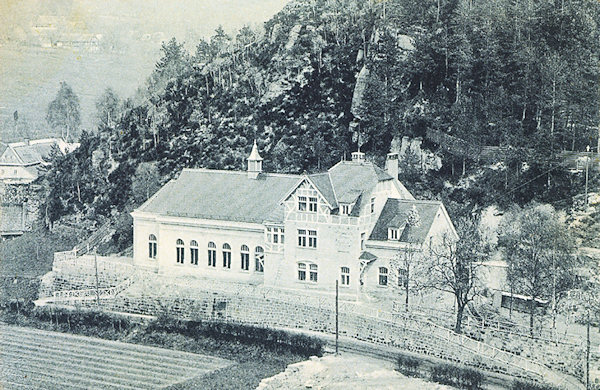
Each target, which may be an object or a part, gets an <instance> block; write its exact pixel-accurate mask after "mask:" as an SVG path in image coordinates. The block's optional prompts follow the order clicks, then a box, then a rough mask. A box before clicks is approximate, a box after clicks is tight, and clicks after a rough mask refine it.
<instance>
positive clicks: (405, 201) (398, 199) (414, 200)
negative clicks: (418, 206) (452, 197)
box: [388, 198, 442, 204]
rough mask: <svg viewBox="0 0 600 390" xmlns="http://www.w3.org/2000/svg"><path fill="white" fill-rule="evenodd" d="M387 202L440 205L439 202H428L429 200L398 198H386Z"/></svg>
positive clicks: (440, 202)
mask: <svg viewBox="0 0 600 390" xmlns="http://www.w3.org/2000/svg"><path fill="white" fill-rule="evenodd" d="M388 200H394V201H398V202H404V203H429V204H442V201H441V200H429V199H400V198H388Z"/></svg>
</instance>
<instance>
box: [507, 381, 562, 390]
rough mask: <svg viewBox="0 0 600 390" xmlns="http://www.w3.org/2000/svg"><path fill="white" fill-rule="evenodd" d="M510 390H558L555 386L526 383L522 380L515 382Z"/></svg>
mask: <svg viewBox="0 0 600 390" xmlns="http://www.w3.org/2000/svg"><path fill="white" fill-rule="evenodd" d="M510 389H511V390H560V389H559V388H558V387H556V386H552V385H546V384H541V383H534V382H527V381H522V380H515V381H514V382H513V383H512V385H511V387H510Z"/></svg>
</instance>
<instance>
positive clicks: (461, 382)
mask: <svg viewBox="0 0 600 390" xmlns="http://www.w3.org/2000/svg"><path fill="white" fill-rule="evenodd" d="M483 380H484V377H483V373H482V372H481V371H479V370H475V369H473V368H467V367H465V368H460V369H459V370H458V386H459V387H460V388H462V389H473V390H475V389H481V385H482V384H483Z"/></svg>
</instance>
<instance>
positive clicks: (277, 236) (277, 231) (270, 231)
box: [267, 227, 284, 244]
mask: <svg viewBox="0 0 600 390" xmlns="http://www.w3.org/2000/svg"><path fill="white" fill-rule="evenodd" d="M283 233H284V230H283V228H270V227H268V228H267V242H270V243H272V244H283V243H284V238H283Z"/></svg>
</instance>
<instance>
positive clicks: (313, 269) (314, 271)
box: [309, 264, 319, 283]
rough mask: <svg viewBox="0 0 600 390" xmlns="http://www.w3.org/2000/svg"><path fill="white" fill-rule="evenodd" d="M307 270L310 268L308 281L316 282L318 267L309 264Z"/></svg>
mask: <svg viewBox="0 0 600 390" xmlns="http://www.w3.org/2000/svg"><path fill="white" fill-rule="evenodd" d="M309 270H310V281H311V282H314V283H316V282H317V276H318V275H317V273H318V270H319V267H318V266H317V265H316V264H311V265H310V266H309Z"/></svg>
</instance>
